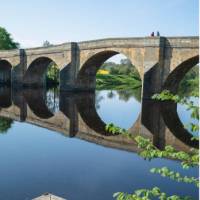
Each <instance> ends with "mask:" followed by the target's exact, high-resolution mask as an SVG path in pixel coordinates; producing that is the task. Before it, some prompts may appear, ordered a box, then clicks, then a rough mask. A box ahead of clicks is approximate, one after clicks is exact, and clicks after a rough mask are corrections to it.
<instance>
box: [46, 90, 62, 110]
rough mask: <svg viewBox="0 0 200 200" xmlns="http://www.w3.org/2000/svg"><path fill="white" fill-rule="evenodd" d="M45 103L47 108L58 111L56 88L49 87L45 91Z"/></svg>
mask: <svg viewBox="0 0 200 200" xmlns="http://www.w3.org/2000/svg"><path fill="white" fill-rule="evenodd" d="M46 105H47V107H48V109H49V110H50V111H51V112H53V113H55V112H57V111H59V94H58V88H51V89H49V90H48V91H47V93H46Z"/></svg>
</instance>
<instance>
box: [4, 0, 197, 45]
mask: <svg viewBox="0 0 200 200" xmlns="http://www.w3.org/2000/svg"><path fill="white" fill-rule="evenodd" d="M0 5H1V12H0V26H3V27H5V28H6V29H7V30H8V31H9V32H10V33H11V34H12V36H13V38H14V39H15V40H16V41H18V42H19V43H20V44H21V46H22V47H34V46H41V45H42V43H43V41H44V40H48V41H50V42H51V43H53V44H59V43H63V42H70V41H82V40H91V39H98V38H107V37H137V36H147V35H149V34H150V33H151V32H152V31H155V32H156V31H157V30H159V31H160V33H161V35H164V36H187V35H198V8H199V6H198V0H151V1H150V0H54V1H53V0H29V1H28V0H19V1H16V0H15V1H11V0H6V1H5V0H1V4H0Z"/></svg>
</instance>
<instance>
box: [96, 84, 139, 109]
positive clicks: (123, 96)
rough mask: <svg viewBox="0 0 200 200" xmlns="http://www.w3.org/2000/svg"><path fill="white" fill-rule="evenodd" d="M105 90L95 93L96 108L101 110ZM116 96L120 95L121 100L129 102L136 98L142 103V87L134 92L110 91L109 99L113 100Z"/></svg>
mask: <svg viewBox="0 0 200 200" xmlns="http://www.w3.org/2000/svg"><path fill="white" fill-rule="evenodd" d="M102 91H103V90H97V91H96V92H95V107H96V109H99V108H100V102H101V101H102V100H103V99H104V97H103V96H102V95H101V92H102ZM116 95H119V99H120V100H122V101H125V102H127V101H128V100H129V99H130V98H131V97H134V98H135V99H136V100H137V101H138V102H140V101H141V87H139V88H137V89H134V90H109V91H108V93H107V98H109V99H112V98H114V97H115V96H116Z"/></svg>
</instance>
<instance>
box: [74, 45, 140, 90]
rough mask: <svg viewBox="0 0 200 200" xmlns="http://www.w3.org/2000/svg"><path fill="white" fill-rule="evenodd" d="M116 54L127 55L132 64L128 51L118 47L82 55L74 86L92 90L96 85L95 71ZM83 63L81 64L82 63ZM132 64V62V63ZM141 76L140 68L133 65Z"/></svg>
mask: <svg viewBox="0 0 200 200" xmlns="http://www.w3.org/2000/svg"><path fill="white" fill-rule="evenodd" d="M117 54H122V55H124V56H125V57H127V58H128V59H129V60H130V61H131V63H132V64H133V59H131V55H129V54H130V52H124V51H123V50H119V49H108V50H107V49H106V50H100V51H98V52H96V53H94V54H92V55H91V54H89V55H86V56H85V57H84V56H82V57H84V59H82V60H84V62H83V61H81V62H80V65H81V66H80V70H79V72H78V75H77V79H76V86H77V88H80V89H84V90H94V89H95V86H96V73H97V71H98V70H99V68H100V67H101V66H102V64H103V63H104V62H105V61H106V60H108V59H109V58H111V57H112V56H115V55H117ZM82 63H83V64H82ZM133 65H134V64H133ZM134 66H135V67H136V69H137V71H138V72H139V74H140V76H141V70H140V69H139V68H138V67H137V65H134Z"/></svg>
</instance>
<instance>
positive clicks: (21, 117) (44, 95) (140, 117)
mask: <svg viewBox="0 0 200 200" xmlns="http://www.w3.org/2000/svg"><path fill="white" fill-rule="evenodd" d="M11 94H12V95H11ZM116 98H117V99H118V100H120V101H119V102H121V103H122V102H125V101H126V103H127V102H131V103H133V102H134V103H133V104H134V107H133V104H131V103H130V104H127V105H128V110H129V111H131V109H133V110H134V109H135V108H137V109H138V112H136V114H134V117H135V118H134V119H131V118H130V117H129V116H126V117H124V116H125V114H123V115H122V117H123V118H126V119H127V118H130V121H131V120H132V124H131V126H129V127H130V128H129V131H130V132H131V133H132V134H133V135H138V134H140V135H142V136H144V137H148V138H150V139H151V140H152V141H153V143H154V144H155V145H156V146H157V147H159V148H160V149H163V148H164V146H165V145H172V146H174V147H175V148H177V149H178V150H185V151H189V148H190V147H196V148H197V147H198V143H197V141H191V137H192V135H191V134H190V133H189V131H188V130H187V129H185V128H184V126H183V124H182V123H181V121H180V119H179V116H178V114H177V105H176V104H174V103H158V102H155V101H151V100H143V102H142V105H141V104H140V102H139V99H137V98H134V96H133V93H131V92H130V91H99V92H97V94H96V96H95V94H94V93H76V94H74V93H60V94H59V93H58V91H57V90H51V91H45V90H42V89H41V90H39V89H37V90H36V89H35V90H34V89H24V90H20V91H15V90H13V91H11V89H10V88H1V89H0V102H1V104H0V117H8V118H10V119H11V120H17V121H24V122H27V123H31V124H34V125H38V126H42V127H44V128H48V129H51V130H54V131H56V132H59V133H62V134H64V135H67V136H70V137H74V136H76V137H77V138H81V139H83V140H87V141H90V142H93V143H97V144H101V145H104V146H108V147H114V148H118V149H124V150H128V151H137V150H138V149H137V147H136V145H135V144H134V143H133V141H130V140H129V139H127V138H124V137H123V136H121V135H116V136H113V135H111V134H110V133H108V132H106V131H105V125H106V123H108V122H110V121H108V120H107V119H106V118H103V117H102V116H101V113H103V112H100V114H99V113H98V110H100V111H102V110H101V109H102V107H103V106H104V105H105V104H103V102H104V103H105V102H106V105H109V106H110V107H111V105H114V101H112V100H113V99H116ZM122 99H123V100H125V101H122ZM110 100H111V101H110ZM109 101H110V104H109V103H108V102H109ZM119 102H118V103H117V104H116V106H118V110H120V109H122V110H124V108H123V107H120V106H119V105H120V104H119ZM140 105H141V108H140ZM111 109H113V114H114V116H115V118H116V119H117V118H119V116H117V115H116V112H117V110H116V107H115V106H114V107H111ZM137 109H136V110H137ZM106 110H108V112H110V111H109V107H106ZM104 113H105V111H104ZM107 115H109V113H106V116H107ZM104 116H105V115H104ZM117 125H119V124H117ZM129 125H130V124H129Z"/></svg>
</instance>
